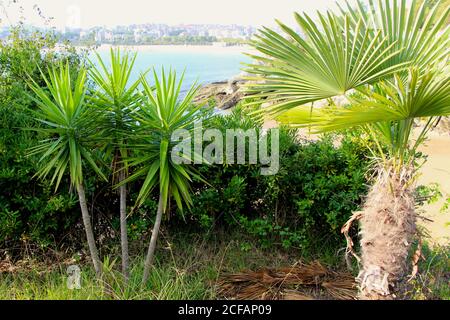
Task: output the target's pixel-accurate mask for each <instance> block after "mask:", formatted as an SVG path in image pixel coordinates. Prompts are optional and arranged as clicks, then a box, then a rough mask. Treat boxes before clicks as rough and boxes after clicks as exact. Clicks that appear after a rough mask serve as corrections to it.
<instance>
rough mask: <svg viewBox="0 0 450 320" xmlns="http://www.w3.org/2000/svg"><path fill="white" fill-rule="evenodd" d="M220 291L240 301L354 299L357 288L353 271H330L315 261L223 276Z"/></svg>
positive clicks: (218, 291) (223, 294)
mask: <svg viewBox="0 0 450 320" xmlns="http://www.w3.org/2000/svg"><path fill="white" fill-rule="evenodd" d="M217 294H218V296H219V297H221V298H225V299H237V300H311V299H324V298H325V299H338V300H353V299H356V295H357V290H356V283H355V280H354V277H353V276H352V275H351V274H350V273H347V272H335V271H331V270H328V269H327V268H325V267H324V266H323V265H322V264H320V262H318V261H315V262H312V263H310V264H302V263H298V264H296V265H294V266H293V267H291V268H277V269H262V270H258V271H245V272H241V273H236V274H228V275H224V276H222V277H221V278H220V279H219V281H218V282H217Z"/></svg>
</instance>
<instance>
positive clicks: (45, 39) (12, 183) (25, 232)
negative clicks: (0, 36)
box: [0, 28, 82, 247]
mask: <svg viewBox="0 0 450 320" xmlns="http://www.w3.org/2000/svg"><path fill="white" fill-rule="evenodd" d="M55 46H56V39H55V38H54V37H53V36H51V35H48V34H41V33H32V34H30V33H28V32H26V31H25V30H24V29H22V28H15V29H12V30H11V34H10V36H9V37H8V38H7V39H4V40H1V42H0V190H1V191H0V246H7V247H15V245H14V243H16V242H18V241H19V240H26V241H33V242H37V243H39V244H41V245H48V244H49V243H54V242H55V241H56V240H58V239H60V238H62V237H63V236H64V235H65V234H66V233H67V232H69V231H70V230H71V229H73V227H74V225H75V224H76V222H77V221H78V217H79V213H78V209H76V208H77V205H76V201H77V200H76V198H75V197H74V196H72V195H70V194H69V192H68V187H67V185H68V184H66V186H62V188H61V190H59V192H58V193H56V194H55V191H54V190H53V189H52V188H50V187H49V184H48V183H46V182H45V181H38V180H36V179H34V178H33V175H34V173H35V172H36V167H35V166H36V159H34V158H33V157H28V156H27V154H28V150H29V148H30V147H32V146H34V145H36V144H37V143H38V141H40V139H41V137H40V136H39V134H37V133H35V132H31V131H27V130H23V128H27V127H30V126H31V125H32V124H33V123H32V121H33V119H32V117H31V116H30V111H29V110H30V109H34V106H35V102H34V101H33V100H32V99H31V98H30V96H29V95H30V94H31V91H30V90H29V89H28V85H27V81H28V79H29V77H31V78H32V79H33V80H34V81H36V82H37V83H39V84H42V85H44V84H43V80H42V79H41V76H40V72H39V68H41V69H42V70H46V68H47V66H49V65H51V64H54V63H58V61H62V60H64V61H69V62H70V63H71V68H73V69H74V70H76V69H77V68H78V66H79V65H80V63H82V57H81V56H80V55H79V54H77V53H76V51H75V49H74V48H73V47H71V46H68V45H66V46H64V47H63V48H62V49H61V50H58V51H55V50H51V49H53V48H55ZM38 67H39V68H38ZM2 243H3V245H2Z"/></svg>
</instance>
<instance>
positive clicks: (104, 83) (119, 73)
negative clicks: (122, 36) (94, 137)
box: [89, 49, 140, 281]
mask: <svg viewBox="0 0 450 320" xmlns="http://www.w3.org/2000/svg"><path fill="white" fill-rule="evenodd" d="M136 56H137V55H136V54H133V55H130V54H128V53H126V54H124V55H121V53H120V49H117V50H113V49H111V51H110V66H109V68H108V67H107V66H106V64H105V62H104V61H103V59H102V58H101V56H100V55H99V54H98V53H97V62H98V66H96V64H95V63H93V62H91V68H90V70H89V74H90V76H91V77H92V79H93V80H94V82H95V84H96V85H97V90H96V92H95V94H94V96H93V97H92V98H91V103H92V104H93V106H94V107H95V108H96V109H97V110H98V111H100V113H101V114H102V119H103V120H104V121H102V122H99V125H100V126H101V127H102V130H101V132H102V133H103V136H102V137H100V138H101V143H102V145H103V147H104V149H105V150H107V152H106V154H108V155H110V156H111V158H112V168H113V181H117V182H118V183H119V184H120V183H121V182H122V181H123V180H125V179H126V177H127V176H128V169H127V163H126V161H122V160H123V159H126V158H127V157H128V154H129V152H130V150H129V149H128V146H127V143H126V138H125V137H124V135H125V134H127V133H128V132H129V131H130V130H131V125H130V122H131V121H132V118H131V117H130V113H131V112H132V111H133V110H134V109H135V108H136V105H137V103H138V102H139V96H138V95H137V93H136V89H137V87H138V86H139V84H140V80H139V79H138V80H137V81H134V82H133V83H130V82H131V81H130V76H131V74H132V71H133V66H134V63H135V60H136ZM119 194H120V201H119V203H120V204H119V207H120V208H119V213H120V242H121V249H122V274H123V276H124V279H125V281H128V278H129V271H128V269H129V253H128V236H127V186H126V184H121V185H120V187H119Z"/></svg>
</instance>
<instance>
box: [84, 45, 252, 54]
mask: <svg viewBox="0 0 450 320" xmlns="http://www.w3.org/2000/svg"><path fill="white" fill-rule="evenodd" d="M79 47H80V48H85V46H79ZM110 48H122V49H124V50H130V51H138V52H188V53H205V52H206V53H251V52H254V51H255V49H254V48H252V47H251V46H249V45H242V46H214V45H111V44H102V45H100V46H98V47H96V50H98V51H104V50H109V49H110Z"/></svg>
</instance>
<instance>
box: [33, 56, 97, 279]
mask: <svg viewBox="0 0 450 320" xmlns="http://www.w3.org/2000/svg"><path fill="white" fill-rule="evenodd" d="M41 74H42V78H43V79H44V81H45V84H46V88H41V87H40V86H39V85H37V83H36V82H34V80H32V79H31V78H30V81H29V85H30V88H31V89H32V91H33V92H34V93H35V95H36V96H31V98H32V99H33V100H34V101H35V102H36V103H37V106H38V109H37V110H33V111H32V112H33V114H34V116H35V118H36V120H37V122H38V123H40V124H41V126H38V127H36V128H29V129H33V130H37V131H39V132H42V133H43V134H45V135H46V136H47V137H48V138H47V139H46V140H44V141H42V142H41V143H40V144H39V145H37V146H35V147H33V148H32V150H31V151H30V155H41V157H40V159H39V162H40V163H41V164H42V165H41V167H40V169H39V171H38V172H37V173H36V175H37V176H38V177H39V178H46V177H48V176H49V175H51V180H50V181H51V183H52V184H55V190H56V189H58V186H59V185H60V183H61V180H62V178H63V177H64V175H65V174H66V173H69V176H70V182H71V184H72V186H74V187H75V188H76V190H77V192H78V197H79V202H80V208H81V213H82V218H83V223H84V228H85V231H86V238H87V242H88V246H89V251H90V254H91V258H92V262H93V264H94V268H95V272H96V274H97V276H100V275H101V272H102V264H101V261H100V258H99V254H98V250H97V246H96V244H95V239H94V233H93V229H92V224H91V218H90V215H89V210H88V207H87V203H86V194H85V189H84V176H83V167H84V166H85V165H89V166H90V167H91V168H92V169H93V170H94V172H96V173H97V174H98V175H99V176H100V177H102V178H103V179H105V180H106V177H105V176H104V174H103V173H102V172H101V170H100V168H99V167H98V166H97V164H96V161H95V159H94V157H93V154H92V149H91V147H92V139H93V137H94V136H95V135H96V134H97V132H98V130H97V128H96V126H95V124H96V119H95V118H94V117H92V113H91V112H90V109H89V108H88V107H87V104H86V103H85V100H86V77H87V71H86V69H84V68H80V69H79V70H78V71H77V75H76V77H75V79H74V80H73V79H72V74H71V72H70V69H69V64H65V65H63V64H61V65H60V66H59V67H58V66H53V67H52V68H51V69H49V70H48V77H47V76H46V75H45V74H44V72H42V71H41Z"/></svg>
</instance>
